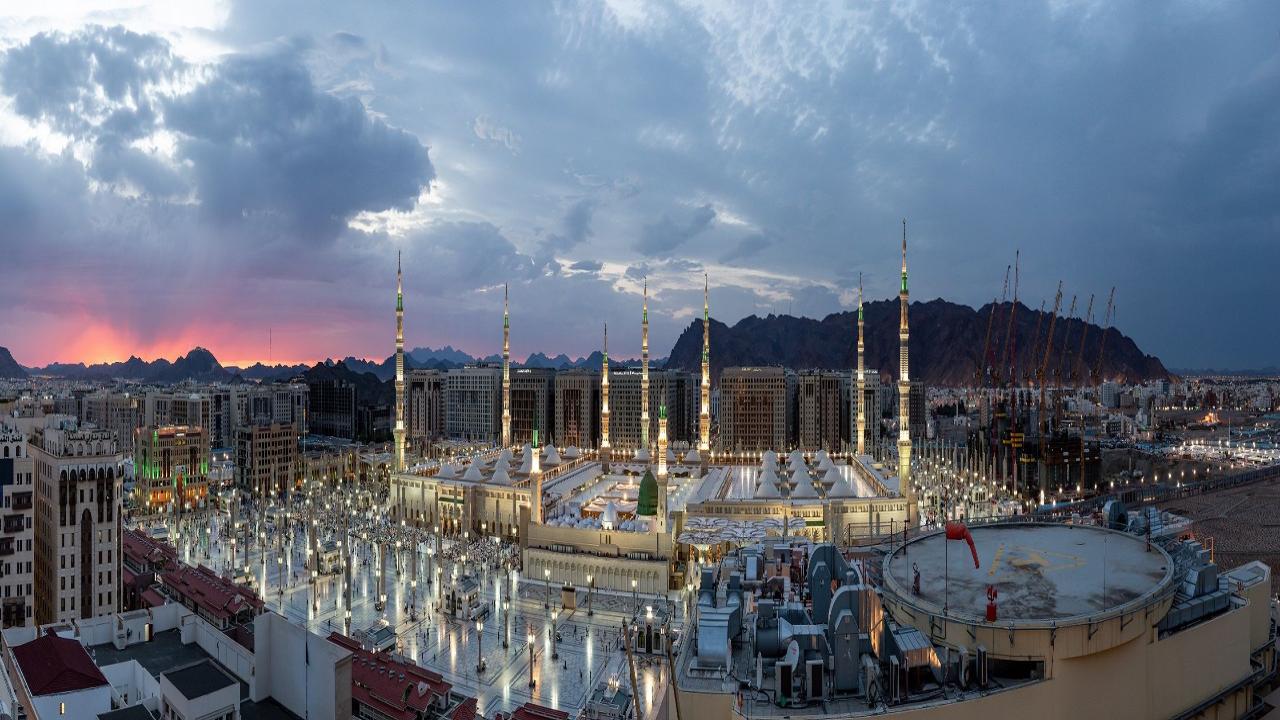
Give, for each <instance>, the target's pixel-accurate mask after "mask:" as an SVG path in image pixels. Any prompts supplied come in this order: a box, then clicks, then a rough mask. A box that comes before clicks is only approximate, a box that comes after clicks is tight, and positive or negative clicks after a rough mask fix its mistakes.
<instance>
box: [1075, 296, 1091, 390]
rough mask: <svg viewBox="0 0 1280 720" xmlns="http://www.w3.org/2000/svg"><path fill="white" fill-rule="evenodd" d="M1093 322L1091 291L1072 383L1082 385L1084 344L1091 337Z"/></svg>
mask: <svg viewBox="0 0 1280 720" xmlns="http://www.w3.org/2000/svg"><path fill="white" fill-rule="evenodd" d="M1091 322H1093V293H1089V309H1088V310H1086V311H1085V313H1084V329H1082V330H1081V331H1080V354H1079V355H1077V356H1076V366H1075V367H1074V368H1072V370H1071V384H1072V385H1076V386H1082V385H1083V384H1084V383H1082V382H1081V378H1080V369H1081V367H1083V365H1084V346H1085V341H1086V340H1088V339H1089V323H1091Z"/></svg>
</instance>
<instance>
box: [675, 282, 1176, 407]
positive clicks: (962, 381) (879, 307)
mask: <svg viewBox="0 0 1280 720" xmlns="http://www.w3.org/2000/svg"><path fill="white" fill-rule="evenodd" d="M1010 306H1011V303H1008V302H1004V303H998V304H996V303H988V304H987V305H984V306H982V307H981V308H979V309H977V310H974V309H973V308H970V307H968V306H966V305H958V304H956V303H951V302H947V301H945V300H931V301H929V302H924V303H920V302H915V303H912V304H911V307H910V311H909V312H910V315H909V320H910V330H911V339H910V352H911V377H912V379H913V380H923V381H924V382H925V383H926V384H928V385H933V386H940V387H956V386H972V385H975V384H977V383H978V380H979V377H980V374H979V372H978V371H979V368H983V367H986V366H988V365H990V366H993V367H1000V366H1002V365H1005V363H1001V362H1000V361H999V359H998V358H1000V357H1001V356H1002V354H1003V353H1005V347H1006V343H1005V337H1006V335H1007V334H1008V333H1007V329H1008V323H1009V308H1010ZM863 307H864V315H865V326H866V327H865V335H866V338H865V339H866V366H867V369H869V370H879V371H880V374H881V376H882V377H885V378H894V379H896V378H897V376H898V342H899V341H898V321H899V307H898V301H897V300H880V301H875V302H869V303H865V304H864V306H863ZM993 310H995V312H996V316H995V318H994V322H993V327H992V329H991V341H990V350H989V352H988V357H989V358H991V360H992V362H990V363H988V362H984V359H983V343H984V340H985V338H986V333H987V319H988V317H990V315H991V313H992V311H993ZM1039 319H1040V318H1039V311H1038V310H1033V309H1031V308H1029V307H1027V306H1026V305H1023V304H1022V303H1018V304H1017V306H1016V311H1015V313H1014V317H1013V333H1012V341H1013V342H1012V346H1011V347H1010V348H1009V350H1008V354H1009V355H1010V356H1012V357H1013V358H1014V363H1013V367H1014V368H1015V372H1016V373H1017V375H1018V376H1019V377H1021V378H1023V379H1024V380H1025V379H1026V378H1027V377H1028V375H1029V374H1034V372H1035V370H1036V369H1038V368H1039V366H1040V364H1041V362H1042V361H1043V360H1044V345H1045V338H1046V336H1047V334H1048V326H1049V321H1050V318H1049V313H1048V312H1046V313H1044V316H1043V320H1042V323H1041V327H1040V330H1039V332H1040V336H1039V341H1038V342H1037V343H1036V345H1037V348H1038V351H1036V350H1033V349H1032V348H1031V344H1032V341H1033V338H1034V337H1035V335H1036V330H1037V328H1036V325H1037V321H1038V320H1039ZM1084 326H1085V323H1084V322H1083V321H1082V320H1080V319H1078V318H1058V321H1057V323H1056V324H1055V326H1054V331H1053V351H1052V353H1051V354H1050V356H1049V363H1048V365H1047V367H1046V373H1045V374H1046V377H1049V378H1053V377H1055V376H1056V377H1061V378H1062V379H1063V381H1064V382H1069V381H1070V379H1071V377H1072V375H1073V373H1074V372H1075V370H1076V367H1077V365H1079V368H1080V371H1079V377H1080V379H1081V380H1087V379H1089V377H1090V375H1091V373H1092V369H1093V367H1094V366H1095V364H1096V363H1097V360H1098V349H1099V345H1100V343H1101V342H1102V336H1103V328H1101V327H1099V326H1098V325H1095V324H1092V323H1090V324H1089V325H1088V332H1087V335H1086V337H1085V341H1084V359H1083V361H1082V362H1081V361H1080V336H1081V332H1082V330H1083V328H1084ZM857 342H858V316H857V312H856V311H848V312H840V313H834V314H831V315H828V316H826V317H825V318H823V319H821V320H815V319H812V318H800V317H793V316H790V315H769V316H767V317H759V316H756V315H752V316H750V317H745V318H743V319H742V320H739V321H738V322H737V323H736V324H734V325H733V326H732V327H730V326H728V325H725V324H724V323H722V322H719V321H717V320H715V319H714V318H712V320H711V372H712V376H713V377H717V378H718V377H719V376H720V372H721V371H722V370H723V369H724V368H726V367H735V366H742V365H758V366H760V365H782V366H785V367H789V368H794V369H797V370H803V369H823V370H848V369H850V368H852V367H855V366H856V365H857V360H858V358H857ZM1064 348H1065V349H1066V351H1067V355H1066V358H1065V359H1064V353H1063V350H1064ZM701 363H702V322H701V321H700V320H694V321H693V322H691V323H690V324H689V327H687V328H685V330H684V332H682V333H681V334H680V337H679V338H678V339H677V340H676V344H675V347H674V348H672V350H671V359H670V360H669V361H668V363H667V367H670V368H676V369H681V370H687V371H690V372H699V371H700V369H701ZM1007 372H1008V371H1007V370H1006V371H1005V372H1004V373H1003V374H1007ZM1055 373H1056V375H1055ZM1099 375H1100V376H1101V378H1102V379H1104V380H1120V381H1122V382H1143V381H1146V380H1152V379H1167V378H1170V377H1172V376H1171V374H1170V373H1169V371H1168V370H1167V369H1166V368H1165V367H1164V365H1163V364H1162V363H1161V362H1160V360H1159V358H1156V357H1154V356H1151V355H1147V354H1145V353H1143V352H1142V351H1141V350H1140V349H1139V348H1138V346H1137V344H1136V343H1134V341H1133V340H1132V339H1130V338H1129V337H1127V336H1125V335H1124V334H1123V333H1122V332H1120V331H1119V330H1118V329H1116V328H1111V329H1109V330H1107V331H1106V346H1105V351H1104V352H1103V357H1102V365H1101V372H1100V373H1099Z"/></svg>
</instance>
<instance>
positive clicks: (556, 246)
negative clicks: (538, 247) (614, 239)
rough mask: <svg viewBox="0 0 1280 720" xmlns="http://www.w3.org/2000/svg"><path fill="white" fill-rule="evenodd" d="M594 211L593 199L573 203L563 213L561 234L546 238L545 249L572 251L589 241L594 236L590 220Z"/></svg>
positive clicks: (586, 198)
mask: <svg viewBox="0 0 1280 720" xmlns="http://www.w3.org/2000/svg"><path fill="white" fill-rule="evenodd" d="M595 210H596V201H595V199H593V198H589V197H585V198H580V199H578V200H576V201H574V202H573V204H571V205H570V206H569V210H568V211H567V212H565V215H564V220H563V222H562V225H563V228H564V229H563V232H558V233H552V234H550V235H548V236H547V241H546V245H547V248H548V249H550V250H553V251H565V250H572V249H573V248H575V247H577V246H578V245H581V244H582V243H583V242H585V241H587V240H589V239H590V238H591V237H592V235H593V234H594V233H592V231H591V218H592V216H593V215H594V213H595Z"/></svg>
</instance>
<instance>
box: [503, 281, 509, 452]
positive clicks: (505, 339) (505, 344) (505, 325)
mask: <svg viewBox="0 0 1280 720" xmlns="http://www.w3.org/2000/svg"><path fill="white" fill-rule="evenodd" d="M509 298H510V292H509V290H508V287H507V285H506V284H505V283H504V284H503V286H502V447H511V316H510V313H509V312H508V300H509Z"/></svg>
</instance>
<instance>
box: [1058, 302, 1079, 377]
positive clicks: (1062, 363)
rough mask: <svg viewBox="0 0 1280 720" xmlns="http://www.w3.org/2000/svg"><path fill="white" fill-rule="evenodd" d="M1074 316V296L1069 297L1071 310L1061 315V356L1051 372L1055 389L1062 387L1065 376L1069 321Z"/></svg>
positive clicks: (1068, 344) (1068, 345)
mask: <svg viewBox="0 0 1280 720" xmlns="http://www.w3.org/2000/svg"><path fill="white" fill-rule="evenodd" d="M1075 316H1076V296H1075V295H1072V296H1071V309H1070V310H1067V314H1066V315H1063V316H1062V317H1063V318H1064V321H1065V326H1064V327H1063V328H1062V355H1061V356H1060V357H1059V358H1058V362H1057V363H1056V365H1057V368H1055V369H1054V371H1053V384H1054V386H1055V387H1057V388H1061V387H1062V385H1063V378H1064V377H1065V376H1066V374H1067V358H1068V357H1070V356H1071V321H1072V320H1073V319H1074V318H1075Z"/></svg>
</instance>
